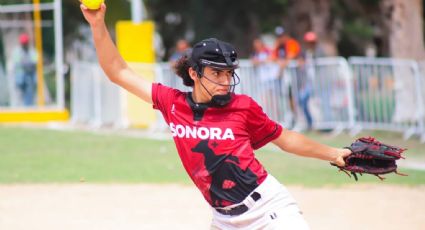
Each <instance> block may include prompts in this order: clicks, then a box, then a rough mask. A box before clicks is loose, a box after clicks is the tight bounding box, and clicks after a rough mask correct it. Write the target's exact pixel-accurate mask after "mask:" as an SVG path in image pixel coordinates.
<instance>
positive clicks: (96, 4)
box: [81, 0, 104, 10]
mask: <svg viewBox="0 0 425 230" xmlns="http://www.w3.org/2000/svg"><path fill="white" fill-rule="evenodd" d="M81 2H82V3H83V5H85V6H86V7H87V8H88V9H90V10H97V9H99V8H100V5H102V3H103V2H104V0H82V1H81Z"/></svg>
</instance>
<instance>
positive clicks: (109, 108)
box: [71, 62, 123, 127]
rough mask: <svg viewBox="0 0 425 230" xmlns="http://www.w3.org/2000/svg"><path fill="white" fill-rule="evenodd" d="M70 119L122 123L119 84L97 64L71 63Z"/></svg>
mask: <svg viewBox="0 0 425 230" xmlns="http://www.w3.org/2000/svg"><path fill="white" fill-rule="evenodd" d="M71 112H72V113H71V122H73V123H74V124H79V123H82V124H89V125H91V126H93V127H99V126H104V125H113V126H122V125H123V124H122V123H123V121H122V119H121V101H120V90H119V87H118V86H116V85H114V84H113V83H112V82H110V81H109V79H108V78H107V77H106V76H105V74H104V73H103V71H102V70H101V69H100V67H99V66H98V64H95V63H83V62H78V63H73V64H72V67H71Z"/></svg>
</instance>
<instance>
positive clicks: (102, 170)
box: [0, 126, 425, 186]
mask: <svg viewBox="0 0 425 230" xmlns="http://www.w3.org/2000/svg"><path fill="white" fill-rule="evenodd" d="M372 134H373V135H375V136H376V135H378V136H379V137H380V138H382V140H384V141H386V142H388V143H394V144H397V145H402V146H404V147H407V148H409V151H408V154H407V157H408V158H411V159H418V160H424V159H425V156H424V154H423V153H422V152H421V151H420V149H421V148H423V147H424V145H422V144H420V143H419V142H418V141H415V140H410V141H402V140H401V137H400V136H398V135H396V134H388V133H372ZM309 136H310V137H311V138H313V139H315V140H318V141H320V142H322V143H325V144H330V145H333V146H344V145H345V144H346V143H350V142H351V141H352V140H353V138H352V137H350V136H348V135H340V136H338V137H330V136H327V135H321V134H320V135H319V134H311V135H309ZM257 156H258V158H259V160H260V161H261V162H263V164H264V165H265V167H266V169H267V170H268V171H269V172H271V173H272V174H273V175H274V176H275V177H277V178H278V179H279V180H280V181H281V182H283V183H285V184H292V185H293V184H296V185H303V186H328V185H330V186H340V185H344V184H352V183H355V182H354V179H350V178H348V177H347V175H345V174H344V173H342V172H339V173H338V170H337V169H336V168H335V167H331V166H330V165H329V163H327V162H324V161H319V160H314V159H307V158H301V157H297V156H294V155H291V154H286V153H283V152H280V151H277V150H276V149H275V148H271V147H270V146H268V147H266V148H263V149H262V150H261V151H259V152H257ZM401 171H402V172H406V173H408V174H409V176H408V177H400V176H396V175H388V176H386V177H387V178H388V179H387V180H386V181H385V182H384V183H386V184H403V185H424V184H425V171H418V170H407V169H403V168H402V169H401ZM81 180H84V181H85V182H88V183H182V184H191V182H190V179H189V177H188V176H187V175H186V173H185V171H184V169H183V166H182V165H181V163H180V160H179V158H178V155H177V152H176V150H175V147H174V144H173V142H172V141H171V140H170V141H158V140H149V139H142V138H136V137H128V136H124V135H115V134H93V133H89V132H75V131H53V130H46V129H34V128H16V127H2V126H0V183H3V184H10V183H79V182H80V181H81ZM357 183H382V182H380V181H379V180H378V179H377V178H376V177H373V176H370V175H364V176H363V177H361V178H360V182H357Z"/></svg>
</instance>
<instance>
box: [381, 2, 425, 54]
mask: <svg viewBox="0 0 425 230" xmlns="http://www.w3.org/2000/svg"><path fill="white" fill-rule="evenodd" d="M381 7H382V12H383V15H384V17H385V20H386V22H385V24H386V26H387V27H388V29H389V36H388V37H389V48H390V55H391V56H392V57H395V58H407V59H417V60H421V59H424V58H425V48H424V35H423V2H422V0H383V1H382V5H381Z"/></svg>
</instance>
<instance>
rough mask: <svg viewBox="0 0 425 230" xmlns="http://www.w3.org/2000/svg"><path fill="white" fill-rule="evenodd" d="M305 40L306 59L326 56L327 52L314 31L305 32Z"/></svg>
mask: <svg viewBox="0 0 425 230" xmlns="http://www.w3.org/2000/svg"><path fill="white" fill-rule="evenodd" d="M304 42H305V59H306V60H307V59H309V58H318V57H324V56H325V52H324V51H323V49H322V47H320V46H319V45H318V44H317V35H316V33H314V32H313V31H309V32H307V33H305V34H304Z"/></svg>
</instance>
